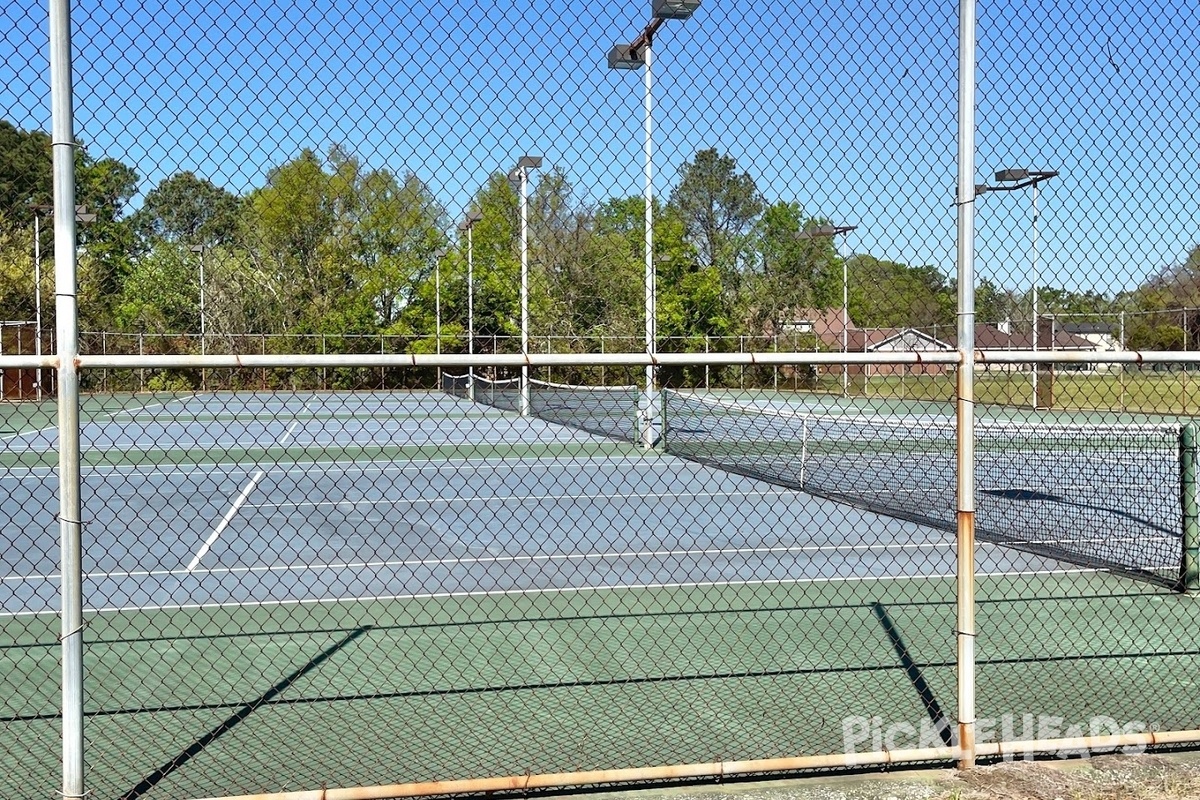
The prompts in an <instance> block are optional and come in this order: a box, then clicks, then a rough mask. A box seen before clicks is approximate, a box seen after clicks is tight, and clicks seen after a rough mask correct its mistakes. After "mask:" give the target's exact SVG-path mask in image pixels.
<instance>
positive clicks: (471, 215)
mask: <svg viewBox="0 0 1200 800" xmlns="http://www.w3.org/2000/svg"><path fill="white" fill-rule="evenodd" d="M481 219H483V212H481V211H468V212H467V215H466V216H465V217H463V220H462V222H460V223H458V229H459V230H460V231H469V230H471V227H472V226H473V225H474V224H475V223H476V222H479V220H481Z"/></svg>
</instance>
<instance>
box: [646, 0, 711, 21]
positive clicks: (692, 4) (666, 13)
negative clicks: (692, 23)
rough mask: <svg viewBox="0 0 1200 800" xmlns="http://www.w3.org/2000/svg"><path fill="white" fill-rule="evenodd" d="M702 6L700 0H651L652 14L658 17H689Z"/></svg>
mask: <svg viewBox="0 0 1200 800" xmlns="http://www.w3.org/2000/svg"><path fill="white" fill-rule="evenodd" d="M699 7H700V0H651V3H650V10H651V15H652V16H654V17H656V18H657V19H688V18H690V17H691V16H692V14H693V13H695V11H696V9H697V8H699Z"/></svg>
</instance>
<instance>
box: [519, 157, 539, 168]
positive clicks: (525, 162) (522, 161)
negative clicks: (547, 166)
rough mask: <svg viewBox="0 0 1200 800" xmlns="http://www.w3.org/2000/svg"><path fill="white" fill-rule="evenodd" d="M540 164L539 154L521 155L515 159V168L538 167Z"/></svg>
mask: <svg viewBox="0 0 1200 800" xmlns="http://www.w3.org/2000/svg"><path fill="white" fill-rule="evenodd" d="M541 166H542V157H541V156H521V157H520V158H518V159H517V169H538V168H539V167H541Z"/></svg>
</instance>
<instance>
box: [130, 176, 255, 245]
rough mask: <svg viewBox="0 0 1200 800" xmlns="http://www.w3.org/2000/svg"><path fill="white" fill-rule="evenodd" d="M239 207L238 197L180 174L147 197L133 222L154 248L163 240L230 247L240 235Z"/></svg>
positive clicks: (209, 183)
mask: <svg viewBox="0 0 1200 800" xmlns="http://www.w3.org/2000/svg"><path fill="white" fill-rule="evenodd" d="M239 204H240V201H239V200H238V198H237V197H236V196H234V195H232V194H230V193H229V192H227V191H226V190H224V189H221V188H219V187H217V186H216V185H214V184H213V183H212V181H209V180H207V179H203V178H198V177H196V175H195V173H192V172H180V173H177V174H175V175H172V176H171V177H170V178H166V179H165V180H163V181H162V182H161V183H159V184H158V186H156V187H154V188H153V189H151V190H150V191H149V192H148V193H147V194H146V202H145V204H144V205H143V206H142V208H141V209H140V210H139V211H138V212H137V213H136V214H134V215H133V218H132V222H133V227H134V230H135V231H137V233H138V235H139V236H140V237H142V239H143V240H145V241H146V242H147V246H150V247H153V245H154V243H155V242H158V241H160V240H161V241H168V242H179V243H181V244H186V245H200V246H206V247H214V246H217V245H228V244H232V243H233V241H234V238H235V236H236V234H237V228H238V213H239Z"/></svg>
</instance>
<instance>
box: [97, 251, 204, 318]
mask: <svg viewBox="0 0 1200 800" xmlns="http://www.w3.org/2000/svg"><path fill="white" fill-rule="evenodd" d="M197 262H198V259H197V257H196V254H194V253H191V252H190V251H188V250H186V249H185V248H183V247H181V246H180V245H177V244H171V243H168V242H160V243H159V244H158V245H157V246H156V247H155V248H154V249H153V250H151V251H150V252H149V253H147V254H146V255H145V256H143V257H142V258H139V259H138V260H137V262H136V263H135V264H134V266H133V268H132V271H131V272H130V274H129V276H128V277H127V278H126V280H125V282H124V284H123V285H122V287H121V294H120V297H119V298H118V300H117V302H116V303H115V306H114V309H113V319H114V321H115V322H116V324H117V326H118V329H119V330H122V331H129V332H139V333H142V332H146V333H150V332H153V333H183V332H189V331H195V332H199V330H200V280H199V265H198V263H197Z"/></svg>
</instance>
